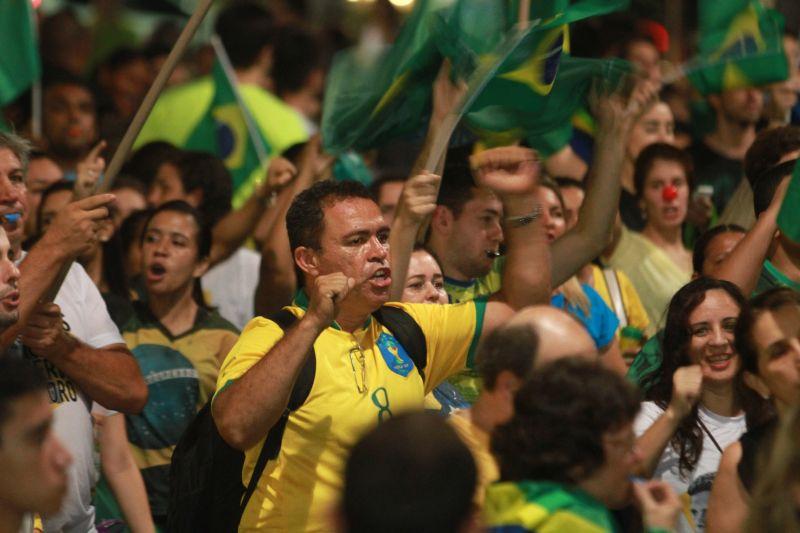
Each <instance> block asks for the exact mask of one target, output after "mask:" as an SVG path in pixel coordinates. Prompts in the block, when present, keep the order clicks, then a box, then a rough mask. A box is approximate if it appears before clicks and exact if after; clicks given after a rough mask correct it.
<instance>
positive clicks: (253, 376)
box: [211, 272, 354, 451]
mask: <svg viewBox="0 0 800 533" xmlns="http://www.w3.org/2000/svg"><path fill="white" fill-rule="evenodd" d="M353 284H354V281H353V279H352V278H348V277H346V276H345V275H344V274H342V273H340V272H338V273H335V274H329V275H326V276H320V277H318V278H317V279H316V281H315V284H314V286H313V287H306V289H307V290H308V292H309V297H310V300H311V301H310V303H309V306H308V311H307V312H306V314H305V315H304V316H303V318H302V319H300V320H299V321H297V322H296V323H295V324H294V325H293V326H292V327H291V328H289V329H288V330H287V331H286V332H285V335H284V336H283V337H282V338H281V339H280V340H279V341H278V342H277V343H276V344H275V345H274V346H273V347H272V348H271V349H270V350H269V351H267V353H266V354H265V355H264V357H262V358H261V360H259V361H258V362H257V363H256V364H255V365H253V366H252V367H251V368H250V369H249V370H248V371H247V372H245V373H244V375H242V376H241V377H239V378H238V379H236V380H235V381H233V382H231V383H230V384H229V385H228V386H226V387H224V389H222V390H220V391H219V392H217V395H216V397H215V398H214V402H213V404H212V407H211V409H212V415H213V417H214V422H215V423H216V424H217V428H218V429H219V433H220V435H221V436H222V438H223V439H225V441H226V442H227V443H228V444H229V445H231V446H232V447H234V448H236V449H237V450H242V451H244V450H247V449H248V448H251V447H252V446H254V445H255V444H256V443H257V442H258V441H259V440H261V439H262V438H264V436H265V435H266V434H267V433H268V432H269V430H270V429H271V428H272V426H274V425H275V423H276V422H277V421H278V419H279V418H280V416H281V414H282V413H283V411H284V410H285V409H286V406H287V404H288V402H289V395H290V394H291V391H292V387H293V386H294V382H295V381H296V380H297V376H298V374H299V373H300V369H301V368H302V367H303V364H304V363H305V360H306V357H308V355H309V353H310V351H311V347H312V346H313V344H314V341H315V340H316V339H317V337H319V335H320V333H322V332H323V331H324V330H325V328H327V327H328V326H329V325H330V324H331V322H333V320H334V318H335V317H336V313H337V308H338V305H339V303H340V302H341V301H342V300H343V299H344V298H346V297H347V293H348V292H349V291H350V289H352V287H353Z"/></svg>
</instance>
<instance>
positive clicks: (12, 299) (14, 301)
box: [1, 290, 19, 309]
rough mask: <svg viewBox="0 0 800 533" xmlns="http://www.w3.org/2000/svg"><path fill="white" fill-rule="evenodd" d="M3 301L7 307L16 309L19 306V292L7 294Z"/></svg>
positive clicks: (14, 291)
mask: <svg viewBox="0 0 800 533" xmlns="http://www.w3.org/2000/svg"><path fill="white" fill-rule="evenodd" d="M1 299H2V301H3V304H5V306H6V307H11V308H14V309H16V308H17V307H18V306H19V291H17V290H13V291H11V292H9V293H7V294H5V295H4V296H3V297H2V298H1Z"/></svg>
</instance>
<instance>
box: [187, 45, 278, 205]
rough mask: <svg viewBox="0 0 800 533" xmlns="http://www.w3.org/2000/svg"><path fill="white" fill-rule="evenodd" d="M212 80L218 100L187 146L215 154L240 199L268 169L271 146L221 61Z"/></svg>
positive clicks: (215, 98)
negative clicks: (259, 171)
mask: <svg viewBox="0 0 800 533" xmlns="http://www.w3.org/2000/svg"><path fill="white" fill-rule="evenodd" d="M212 78H213V80H214V97H213V98H212V100H211V104H210V105H209V107H208V110H207V111H206V113H205V115H204V116H203V117H202V118H201V119H200V122H198V124H197V126H196V127H195V129H194V131H192V133H191V134H190V135H189V138H188V139H187V140H186V143H185V145H184V147H185V148H187V149H190V150H202V151H206V152H211V153H213V154H215V155H217V157H219V158H220V159H222V160H223V162H224V163H225V166H226V167H227V168H228V170H229V171H230V172H231V177H232V178H233V194H234V197H236V196H237V192H238V191H239V189H241V188H242V187H243V186H244V185H245V184H248V183H249V182H250V177H251V175H252V174H253V172H254V171H255V170H257V169H261V168H263V167H264V166H265V164H266V159H267V157H268V156H269V154H270V147H269V144H268V143H267V140H266V139H265V138H264V136H263V134H262V133H261V130H260V128H258V127H257V126H256V125H255V123H254V121H253V120H252V118H251V117H249V116H247V115H246V114H245V113H249V111H247V110H246V109H243V104H242V102H240V101H239V99H238V98H237V96H236V92H235V89H234V87H233V84H232V82H231V80H230V79H229V78H228V76H227V75H226V74H225V70H224V69H223V68H222V65H221V63H220V61H219V60H217V61H215V62H214V68H213V72H212ZM248 121H249V122H250V124H248Z"/></svg>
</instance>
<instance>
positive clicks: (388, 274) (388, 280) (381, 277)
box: [369, 268, 392, 287]
mask: <svg viewBox="0 0 800 533" xmlns="http://www.w3.org/2000/svg"><path fill="white" fill-rule="evenodd" d="M369 281H370V282H371V283H372V284H373V285H376V286H378V287H388V286H389V285H391V284H392V271H391V269H389V268H379V269H378V270H376V271H375V273H374V274H372V276H370V278H369Z"/></svg>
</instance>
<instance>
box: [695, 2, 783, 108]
mask: <svg viewBox="0 0 800 533" xmlns="http://www.w3.org/2000/svg"><path fill="white" fill-rule="evenodd" d="M698 17H699V34H700V40H699V55H698V57H697V58H696V59H695V60H694V61H693V62H691V63H690V64H689V65H687V69H686V70H687V73H686V74H687V77H688V78H689V81H690V82H691V83H692V85H694V86H695V88H697V90H698V91H699V92H700V93H701V94H703V95H707V94H717V93H720V92H723V91H727V90H731V89H739V88H743V87H754V86H758V85H764V84H767V83H774V82H779V81H784V80H786V79H787V78H788V77H789V66H788V62H787V59H786V55H785V53H784V51H783V39H782V34H783V21H782V18H781V16H780V14H778V13H777V12H776V11H774V10H771V9H765V8H764V6H763V5H761V2H759V1H758V0H724V1H720V0H701V1H700V5H699V12H698Z"/></svg>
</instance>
